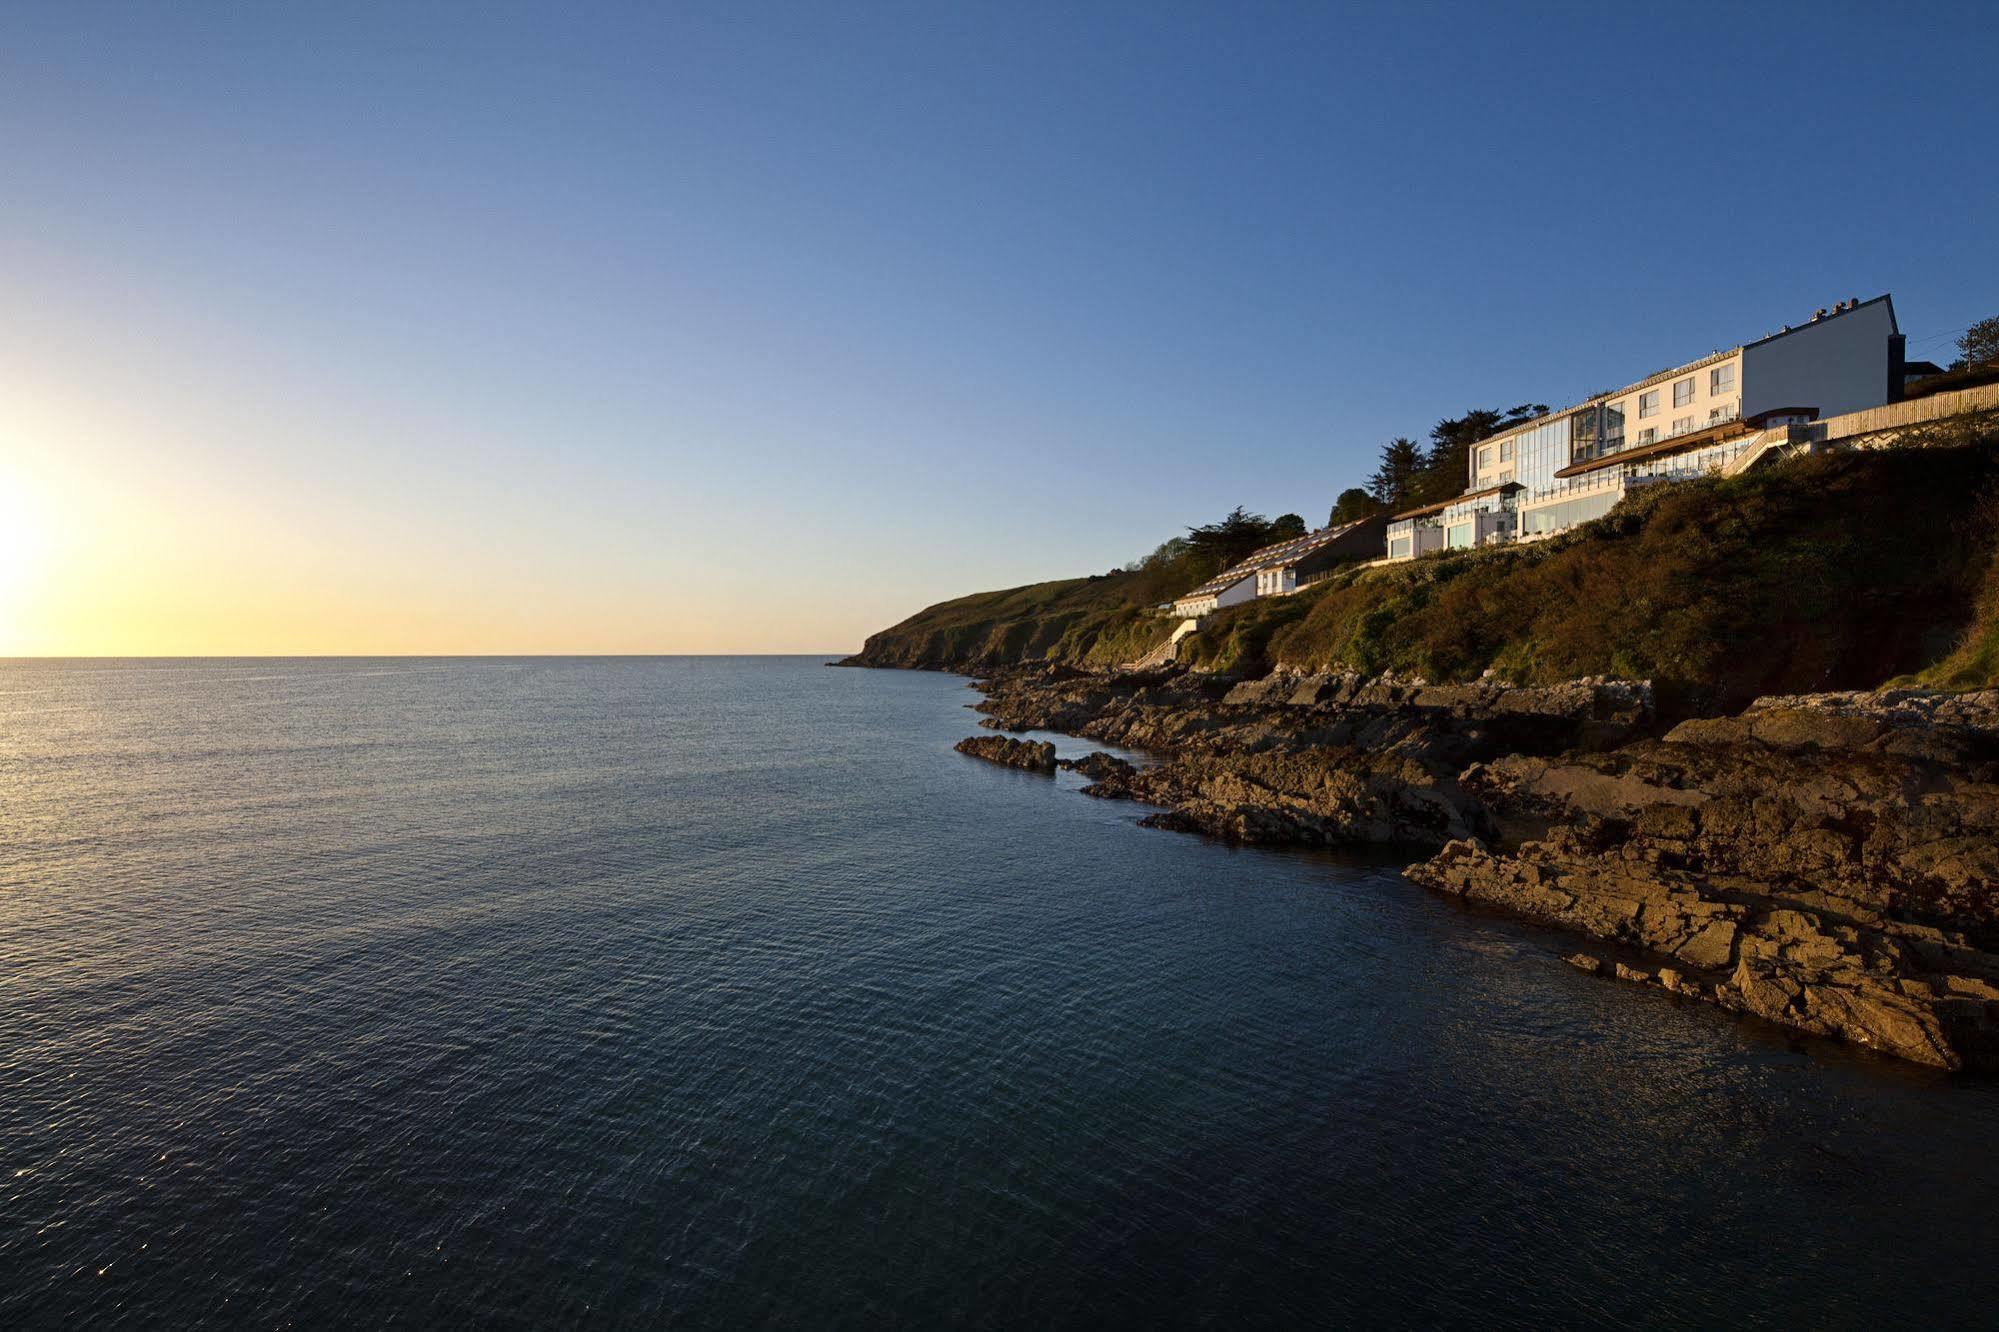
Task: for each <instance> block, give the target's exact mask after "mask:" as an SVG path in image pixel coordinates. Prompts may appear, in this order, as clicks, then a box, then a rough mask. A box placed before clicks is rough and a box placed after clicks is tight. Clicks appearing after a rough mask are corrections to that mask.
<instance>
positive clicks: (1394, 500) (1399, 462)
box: [1367, 436, 1424, 509]
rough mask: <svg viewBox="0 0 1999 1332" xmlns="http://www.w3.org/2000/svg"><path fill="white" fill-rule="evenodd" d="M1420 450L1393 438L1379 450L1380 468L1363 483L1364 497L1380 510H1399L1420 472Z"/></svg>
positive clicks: (1422, 460) (1407, 498)
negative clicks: (1370, 499)
mask: <svg viewBox="0 0 1999 1332" xmlns="http://www.w3.org/2000/svg"><path fill="white" fill-rule="evenodd" d="M1423 462H1424V458H1423V450H1422V449H1421V448H1419V447H1418V446H1417V444H1416V441H1415V440H1413V439H1409V438H1406V437H1404V436H1397V437H1396V438H1394V439H1391V440H1389V441H1388V442H1387V443H1386V444H1384V445H1382V446H1381V466H1379V467H1377V468H1375V469H1374V475H1373V476H1370V477H1369V478H1368V479H1367V493H1368V494H1370V495H1372V496H1374V501H1375V503H1377V504H1379V505H1381V506H1382V507H1383V508H1388V509H1399V508H1401V507H1402V506H1403V505H1404V504H1406V503H1408V501H1409V495H1410V492H1411V490H1413V489H1414V487H1415V485H1416V481H1417V478H1418V477H1420V476H1421V475H1422V472H1423Z"/></svg>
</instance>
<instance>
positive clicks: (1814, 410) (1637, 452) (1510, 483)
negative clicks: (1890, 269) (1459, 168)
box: [1387, 295, 1904, 560]
mask: <svg viewBox="0 0 1999 1332" xmlns="http://www.w3.org/2000/svg"><path fill="white" fill-rule="evenodd" d="M1903 365H1904V362H1903V338H1902V333H1901V329H1900V328H1899V327H1898V326H1897V324H1896V322H1895V307H1894V303H1893V302H1892V301H1891V300H1890V299H1889V298H1888V297H1887V296H1885V295H1884V296H1877V297H1875V298H1874V299H1873V300H1871V301H1858V300H1855V301H1849V302H1846V303H1844V304H1842V305H1839V306H1836V307H1834V308H1833V309H1831V310H1821V311H1819V312H1818V313H1817V314H1815V315H1814V316H1813V317H1812V319H1811V321H1810V322H1809V323H1805V324H1801V325H1799V326H1798V327H1796V328H1786V329H1784V330H1783V331H1782V332H1779V333H1773V334H1771V335H1770V336H1769V337H1766V338H1761V339H1758V340H1757V341H1755V342H1747V343H1744V344H1742V345H1741V346H1739V347H1732V348H1730V349H1729V350H1727V351H1718V352H1715V353H1713V354H1712V355H1710V356H1705V357H1702V358H1701V359H1700V360H1698V361H1690V362H1688V363H1687V364H1685V365H1681V366H1676V367H1674V368H1673V369H1670V370H1662V371H1660V372H1659V373H1657V374H1655V375H1651V376H1648V377H1647V378H1645V379H1641V380H1639V381H1637V382H1636V383H1634V384H1629V385H1627V386H1625V387H1624V388H1621V389H1618V390H1617V391H1616V392H1614V393H1602V394H1598V395H1597V396H1596V397H1593V398H1590V399H1588V400H1587V401H1584V402H1581V403H1578V404H1577V405H1575V406H1573V407H1569V408H1566V409H1564V410H1562V411H1559V412H1553V413H1550V414H1549V415H1546V416H1542V417H1538V418H1536V419H1534V420H1532V421H1528V422H1525V423H1523V424H1521V425H1517V426H1514V427H1513V428H1511V429H1509V430H1507V431H1505V432H1503V433H1501V434H1498V435H1494V436H1492V437H1491V438H1489V439H1486V440H1484V441H1482V442H1480V443H1479V444H1478V445H1477V446H1476V447H1474V448H1473V450H1472V453H1471V460H1470V468H1469V476H1468V477H1467V484H1466V487H1465V493H1464V494H1462V495H1459V496H1458V497H1457V498H1455V499H1452V500H1447V501H1444V502H1442V503H1437V504H1429V505H1425V506H1423V507H1422V508H1419V509H1410V510H1406V511H1404V512H1402V513H1398V514H1396V515H1394V516H1393V518H1391V519H1390V521H1389V524H1388V529H1387V555H1388V558H1389V559H1391V560H1406V559H1414V558H1415V557H1417V556H1419V555H1425V554H1428V553H1430V552H1431V551H1436V550H1447V549H1458V548H1472V547H1477V546H1485V545H1492V544H1495V543H1499V542H1506V541H1531V540H1535V539H1538V538H1541V537H1547V536H1552V535H1553V534H1555V533H1557V532H1563V531H1566V530H1568V529H1569V528H1572V527H1574V526H1576V525H1577V524H1579V523H1585V522H1588V521H1590V520H1591V519H1593V518H1601V517H1602V516H1603V515H1604V514H1606V513H1609V512H1610V510H1611V509H1612V508H1614V507H1615V506H1616V504H1617V502H1618V501H1619V500H1621V499H1623V498H1624V496H1625V494H1626V493H1627V492H1628V491H1629V490H1630V489H1632V488H1633V487H1636V486H1642V485H1648V484H1650V483H1652V482H1655V481H1666V480H1674V479H1678V478H1684V477H1691V476H1698V475H1702V474H1704V473H1709V472H1716V471H1720V470H1722V469H1724V468H1726V467H1727V466H1728V465H1729V464H1730V463H1732V462H1735V461H1736V460H1738V459H1740V458H1743V457H1744V456H1745V455H1747V454H1748V453H1749V452H1750V451H1751V450H1752V449H1754V448H1756V446H1757V444H1758V443H1759V440H1760V438H1761V435H1762V432H1764V431H1766V430H1771V429H1779V428H1782V427H1784V426H1787V425H1789V424H1792V423H1796V422H1801V421H1815V420H1818V419H1820V418H1822V417H1828V416H1836V415H1841V414H1844V413H1848V412H1857V411H1862V410H1864V409H1867V408H1871V407H1878V406H1881V405H1883V404H1885V403H1890V402H1894V401H1896V400H1897V399H1899V398H1900V397H1901V390H1902V382H1901V381H1902V374H1903Z"/></svg>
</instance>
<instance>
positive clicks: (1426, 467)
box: [1413, 402, 1548, 504]
mask: <svg viewBox="0 0 1999 1332" xmlns="http://www.w3.org/2000/svg"><path fill="white" fill-rule="evenodd" d="M1547 414H1548V405H1547V404H1546V403H1541V402H1523V403H1520V404H1519V405H1518V406H1514V407H1509V408H1507V409H1506V410H1505V411H1503V412H1499V411H1491V410H1488V409H1486V408H1483V407H1475V408H1473V409H1472V410H1471V411H1468V412H1466V413H1465V414H1464V415H1463V416H1459V417H1446V418H1445V419H1444V420H1442V421H1439V422H1437V424H1436V425H1434V426H1432V427H1431V428H1430V448H1429V450H1428V452H1426V453H1425V454H1424V455H1423V476H1422V479H1421V480H1420V481H1419V482H1418V483H1417V485H1416V486H1415V488H1414V490H1413V494H1414V497H1415V498H1416V499H1417V500H1418V501H1419V502H1421V503H1424V504H1434V503H1436V502H1437V501H1438V500H1447V499H1450V498H1452V497H1454V496H1457V495H1461V494H1463V493H1464V489H1465V482H1466V481H1467V480H1468V479H1469V478H1470V476H1471V451H1472V449H1473V448H1475V447H1476V446H1477V445H1478V443H1479V441H1480V440H1484V439H1490V438H1491V437H1492V436H1493V435H1495V434H1497V433H1499V432H1500V431H1502V430H1511V429H1512V428H1513V427H1515V426H1517V425H1523V424H1525V423H1526V422H1528V421H1532V420H1533V419H1534V418H1535V417H1537V416H1546V415H1547Z"/></svg>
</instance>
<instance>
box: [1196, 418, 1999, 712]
mask: <svg viewBox="0 0 1999 1332" xmlns="http://www.w3.org/2000/svg"><path fill="white" fill-rule="evenodd" d="M1995 485H1999V453H1995V451H1994V450H1993V449H1991V448H1989V447H1981V448H1963V449H1938V450H1921V451H1910V452H1886V453H1874V454H1842V455H1829V456H1823V457H1817V458H1806V459H1799V460H1797V461H1794V462H1790V463H1787V464H1783V465H1780V466H1776V467H1772V468H1768V469H1765V470H1763V471H1760V472H1752V473H1749V474H1748V475H1745V476H1741V477H1735V478H1730V479H1725V480H1724V479H1710V480H1703V481H1695V482H1685V483H1679V484H1674V485H1661V486H1657V487H1652V488H1648V489H1646V490H1643V491H1640V492H1637V493H1636V494H1634V495H1633V496H1632V497H1631V498H1629V499H1627V500H1626V501H1625V503H1623V504H1622V505H1620V506H1619V507H1618V508H1617V510H1616V511H1615V512H1613V513H1612V514H1611V515H1610V516H1608V517H1606V518H1604V519H1602V520H1601V521H1599V522H1596V523H1592V524H1589V525H1587V526H1584V527H1582V528H1579V529H1577V530H1576V531H1575V532H1573V533H1570V534H1568V535H1566V536H1563V537H1559V538H1556V539H1554V540H1552V541H1548V542H1545V543H1541V544H1538V545H1528V546H1514V547H1501V548H1497V549H1492V550H1487V551H1479V552H1457V553H1452V554H1448V555H1443V556H1437V557H1431V558H1428V559H1424V560H1419V561H1417V562H1416V563H1415V564H1413V565H1407V566H1402V567H1399V568H1385V569H1380V570H1371V571H1362V572H1360V573H1357V574H1347V575H1344V576H1343V577H1340V578H1335V579H1331V580H1328V585H1327V587H1326V589H1325V590H1324V591H1323V592H1320V593H1319V595H1318V596H1317V597H1316V598H1315V599H1314V600H1313V603H1312V605H1311V607H1310V611H1309V613H1308V614H1306V615H1304V616H1302V617H1301V618H1299V619H1297V620H1296V621H1295V622H1293V623H1290V624H1287V625H1285V626H1283V627H1281V628H1279V629H1278V630H1277V631H1276V632H1275V633H1274V634H1272V635H1271V636H1270V638H1269V641H1268V644H1267V646H1266V648H1265V655H1266V656H1267V657H1268V659H1269V660H1270V661H1271V662H1273V663H1275V664H1283V665H1288V666H1295V667H1301V668H1308V669H1328V668H1347V669H1354V670H1360V671H1365V672H1369V673H1375V672H1379V671H1383V670H1391V669H1392V670H1395V671H1398V672H1405V673H1414V674H1419V675H1422V676H1424V677H1425V678H1427V679H1431V680H1438V681H1443V680H1465V679H1471V678H1475V677H1476V676H1478V675H1479V674H1481V673H1482V672H1484V671H1486V670H1488V669H1491V670H1494V671H1496V672H1498V673H1499V674H1501V675H1504V676H1507V677H1509V678H1512V679H1517V680H1520V681H1522V682H1525V683H1550V682H1554V681H1559V680H1568V679H1574V678H1577V677H1579V676H1585V675H1620V676H1627V677H1639V678H1647V679H1652V680H1655V681H1657V682H1659V684H1660V685H1661V686H1662V687H1663V688H1664V689H1666V690H1668V691H1675V692H1678V693H1681V694H1684V695H1687V696H1688V697H1690V698H1702V699H1707V700H1710V701H1716V702H1725V703H1734V702H1739V701H1741V700H1743V699H1746V698H1748V697H1753V696H1754V695H1756V694H1759V693H1771V692H1798V691H1805V690H1813V689H1834V688H1858V687H1870V686H1872V685H1875V684H1878V683H1880V682H1881V681H1883V680H1886V679H1888V678H1889V677H1891V676H1894V675H1897V674H1900V673H1904V672H1909V671H1915V670H1921V669H1923V668H1924V667H1925V666H1926V664H1927V663H1929V662H1931V661H1934V660H1935V659H1936V658H1937V657H1938V656H1939V655H1941V654H1942V653H1943V652H1945V651H1947V650H1948V648H1949V645H1950V644H1951V643H1952V642H1954V641H1956V640H1957V639H1958V637H1959V636H1960V635H1961V633H1962V631H1963V629H1964V627H1965V625H1966V623H1967V622H1968V621H1969V620H1970V619H1971V618H1972V615H1973V612H1974V607H1975V605H1976V603H1977V600H1978V593H1979V589H1980V586H1981V584H1982V582H1983V580H1984V575H1985V572H1986V569H1987V567H1988V565H1989V563H1990V560H1991V557H1992V551H1993V546H1994V525H1993V524H1992V522H1991V521H1990V520H1989V519H1987V518H1985V517H1984V516H1983V514H1984V510H1985V508H1986V507H1987V505H1988V501H1987V499H1986V497H1987V496H1989V495H1990V494H1991V493H1992V492H1993V490H1994V487H1995ZM1215 631H1216V632H1217V633H1218V634H1222V635H1228V634H1230V633H1232V632H1233V630H1232V628H1231V627H1230V626H1228V625H1226V624H1217V625H1216V626H1215ZM1204 632H1206V631H1205V630H1204Z"/></svg>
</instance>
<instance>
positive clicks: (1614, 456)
mask: <svg viewBox="0 0 1999 1332" xmlns="http://www.w3.org/2000/svg"><path fill="white" fill-rule="evenodd" d="M1752 433H1754V431H1753V428H1752V427H1750V426H1747V425H1744V424H1743V423H1742V422H1741V421H1740V420H1735V421H1722V422H1719V423H1717V424H1715V425H1711V426H1702V427H1701V428H1700V429H1699V430H1689V431H1688V432H1687V433H1686V434H1684V435H1674V436H1673V437H1672V438H1671V439H1662V440H1657V441H1655V442H1653V443H1651V444H1640V445H1639V446H1638V447H1637V448H1633V449H1619V450H1618V451H1617V452H1616V453H1606V454H1604V455H1603V456H1602V457H1601V458H1591V459H1590V460H1589V461H1588V462H1579V463H1570V464H1569V465H1568V466H1567V467H1564V468H1562V469H1561V470H1559V471H1557V472H1556V473H1555V477H1556V479H1558V480H1559V479H1561V478H1562V477H1568V476H1581V475H1582V474H1583V473H1585V472H1599V471H1602V470H1603V469H1604V468H1606V467H1615V466H1617V465H1618V464H1619V463H1628V462H1643V461H1645V459H1647V458H1657V457H1659V456H1660V455H1662V454H1667V453H1678V452H1679V451H1680V450H1681V449H1691V448H1697V447H1699V446H1700V445H1702V444H1712V443H1714V442H1715V441H1716V440H1720V439H1726V438H1727V437H1728V436H1729V435H1731V434H1742V435H1747V434H1752Z"/></svg>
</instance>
